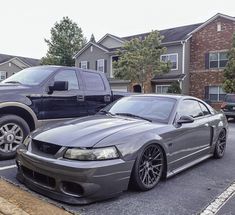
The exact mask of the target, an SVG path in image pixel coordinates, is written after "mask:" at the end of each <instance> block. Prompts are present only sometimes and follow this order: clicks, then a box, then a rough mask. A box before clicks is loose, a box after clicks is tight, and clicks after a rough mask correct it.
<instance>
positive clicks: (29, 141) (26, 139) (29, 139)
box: [23, 135, 32, 148]
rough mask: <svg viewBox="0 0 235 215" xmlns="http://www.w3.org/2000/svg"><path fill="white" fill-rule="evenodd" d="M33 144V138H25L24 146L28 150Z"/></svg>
mask: <svg viewBox="0 0 235 215" xmlns="http://www.w3.org/2000/svg"><path fill="white" fill-rule="evenodd" d="M31 143H32V137H31V136H30V135H28V136H27V137H26V138H25V140H24V142H23V144H24V146H25V147H26V148H28V146H29V144H31Z"/></svg>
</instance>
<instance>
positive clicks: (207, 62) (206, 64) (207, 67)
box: [205, 53, 210, 69]
mask: <svg viewBox="0 0 235 215" xmlns="http://www.w3.org/2000/svg"><path fill="white" fill-rule="evenodd" d="M209 63H210V62H209V53H206V54H205V69H209V68H210V66H209Z"/></svg>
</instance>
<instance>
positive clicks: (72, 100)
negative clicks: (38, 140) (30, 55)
mask: <svg viewBox="0 0 235 215" xmlns="http://www.w3.org/2000/svg"><path fill="white" fill-rule="evenodd" d="M123 95H124V94H123V93H122V94H120V95H119V94H117V93H116V94H113V92H112V91H111V89H110V86H109V83H108V80H107V78H106V76H105V74H104V73H100V72H96V71H90V70H82V69H79V68H71V67H58V66H39V67H31V68H28V69H24V70H22V71H20V72H19V73H16V74H15V75H13V76H11V77H9V78H7V79H6V80H4V81H3V82H2V83H1V84H0V159H6V158H11V157H13V156H14V155H15V153H16V148H17V147H18V146H19V145H20V144H22V143H23V140H24V139H25V137H26V136H27V135H28V134H29V132H30V131H33V130H34V129H36V128H38V127H39V126H41V125H43V124H45V123H48V122H51V121H56V120H64V119H69V118H75V117H82V116H87V115H92V114H95V113H96V112H98V111H99V110H100V109H102V108H103V107H105V106H106V105H108V104H109V103H111V102H113V101H114V100H116V99H118V98H120V97H122V96H123Z"/></svg>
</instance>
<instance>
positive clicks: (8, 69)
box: [0, 62, 22, 77]
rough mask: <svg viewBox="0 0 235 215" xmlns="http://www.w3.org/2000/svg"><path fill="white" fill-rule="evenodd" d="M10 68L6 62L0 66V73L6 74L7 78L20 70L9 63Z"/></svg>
mask: <svg viewBox="0 0 235 215" xmlns="http://www.w3.org/2000/svg"><path fill="white" fill-rule="evenodd" d="M10 63H11V66H9V62H6V63H4V64H2V65H0V71H4V72H7V77H10V76H12V75H13V74H14V73H17V72H19V71H21V70H22V69H21V68H20V67H18V66H16V65H15V64H14V63H12V62H10Z"/></svg>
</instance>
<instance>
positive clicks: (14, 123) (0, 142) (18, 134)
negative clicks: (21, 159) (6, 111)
mask: <svg viewBox="0 0 235 215" xmlns="http://www.w3.org/2000/svg"><path fill="white" fill-rule="evenodd" d="M29 132H30V129H29V126H28V124H27V123H26V122H25V120H24V119H22V118H21V117H19V116H16V115H3V116H1V117H0V160H5V159H10V158H13V157H14V156H15V155H16V149H17V148H18V146H19V145H20V144H22V143H23V141H24V139H25V138H26V136H27V135H28V134H29Z"/></svg>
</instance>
